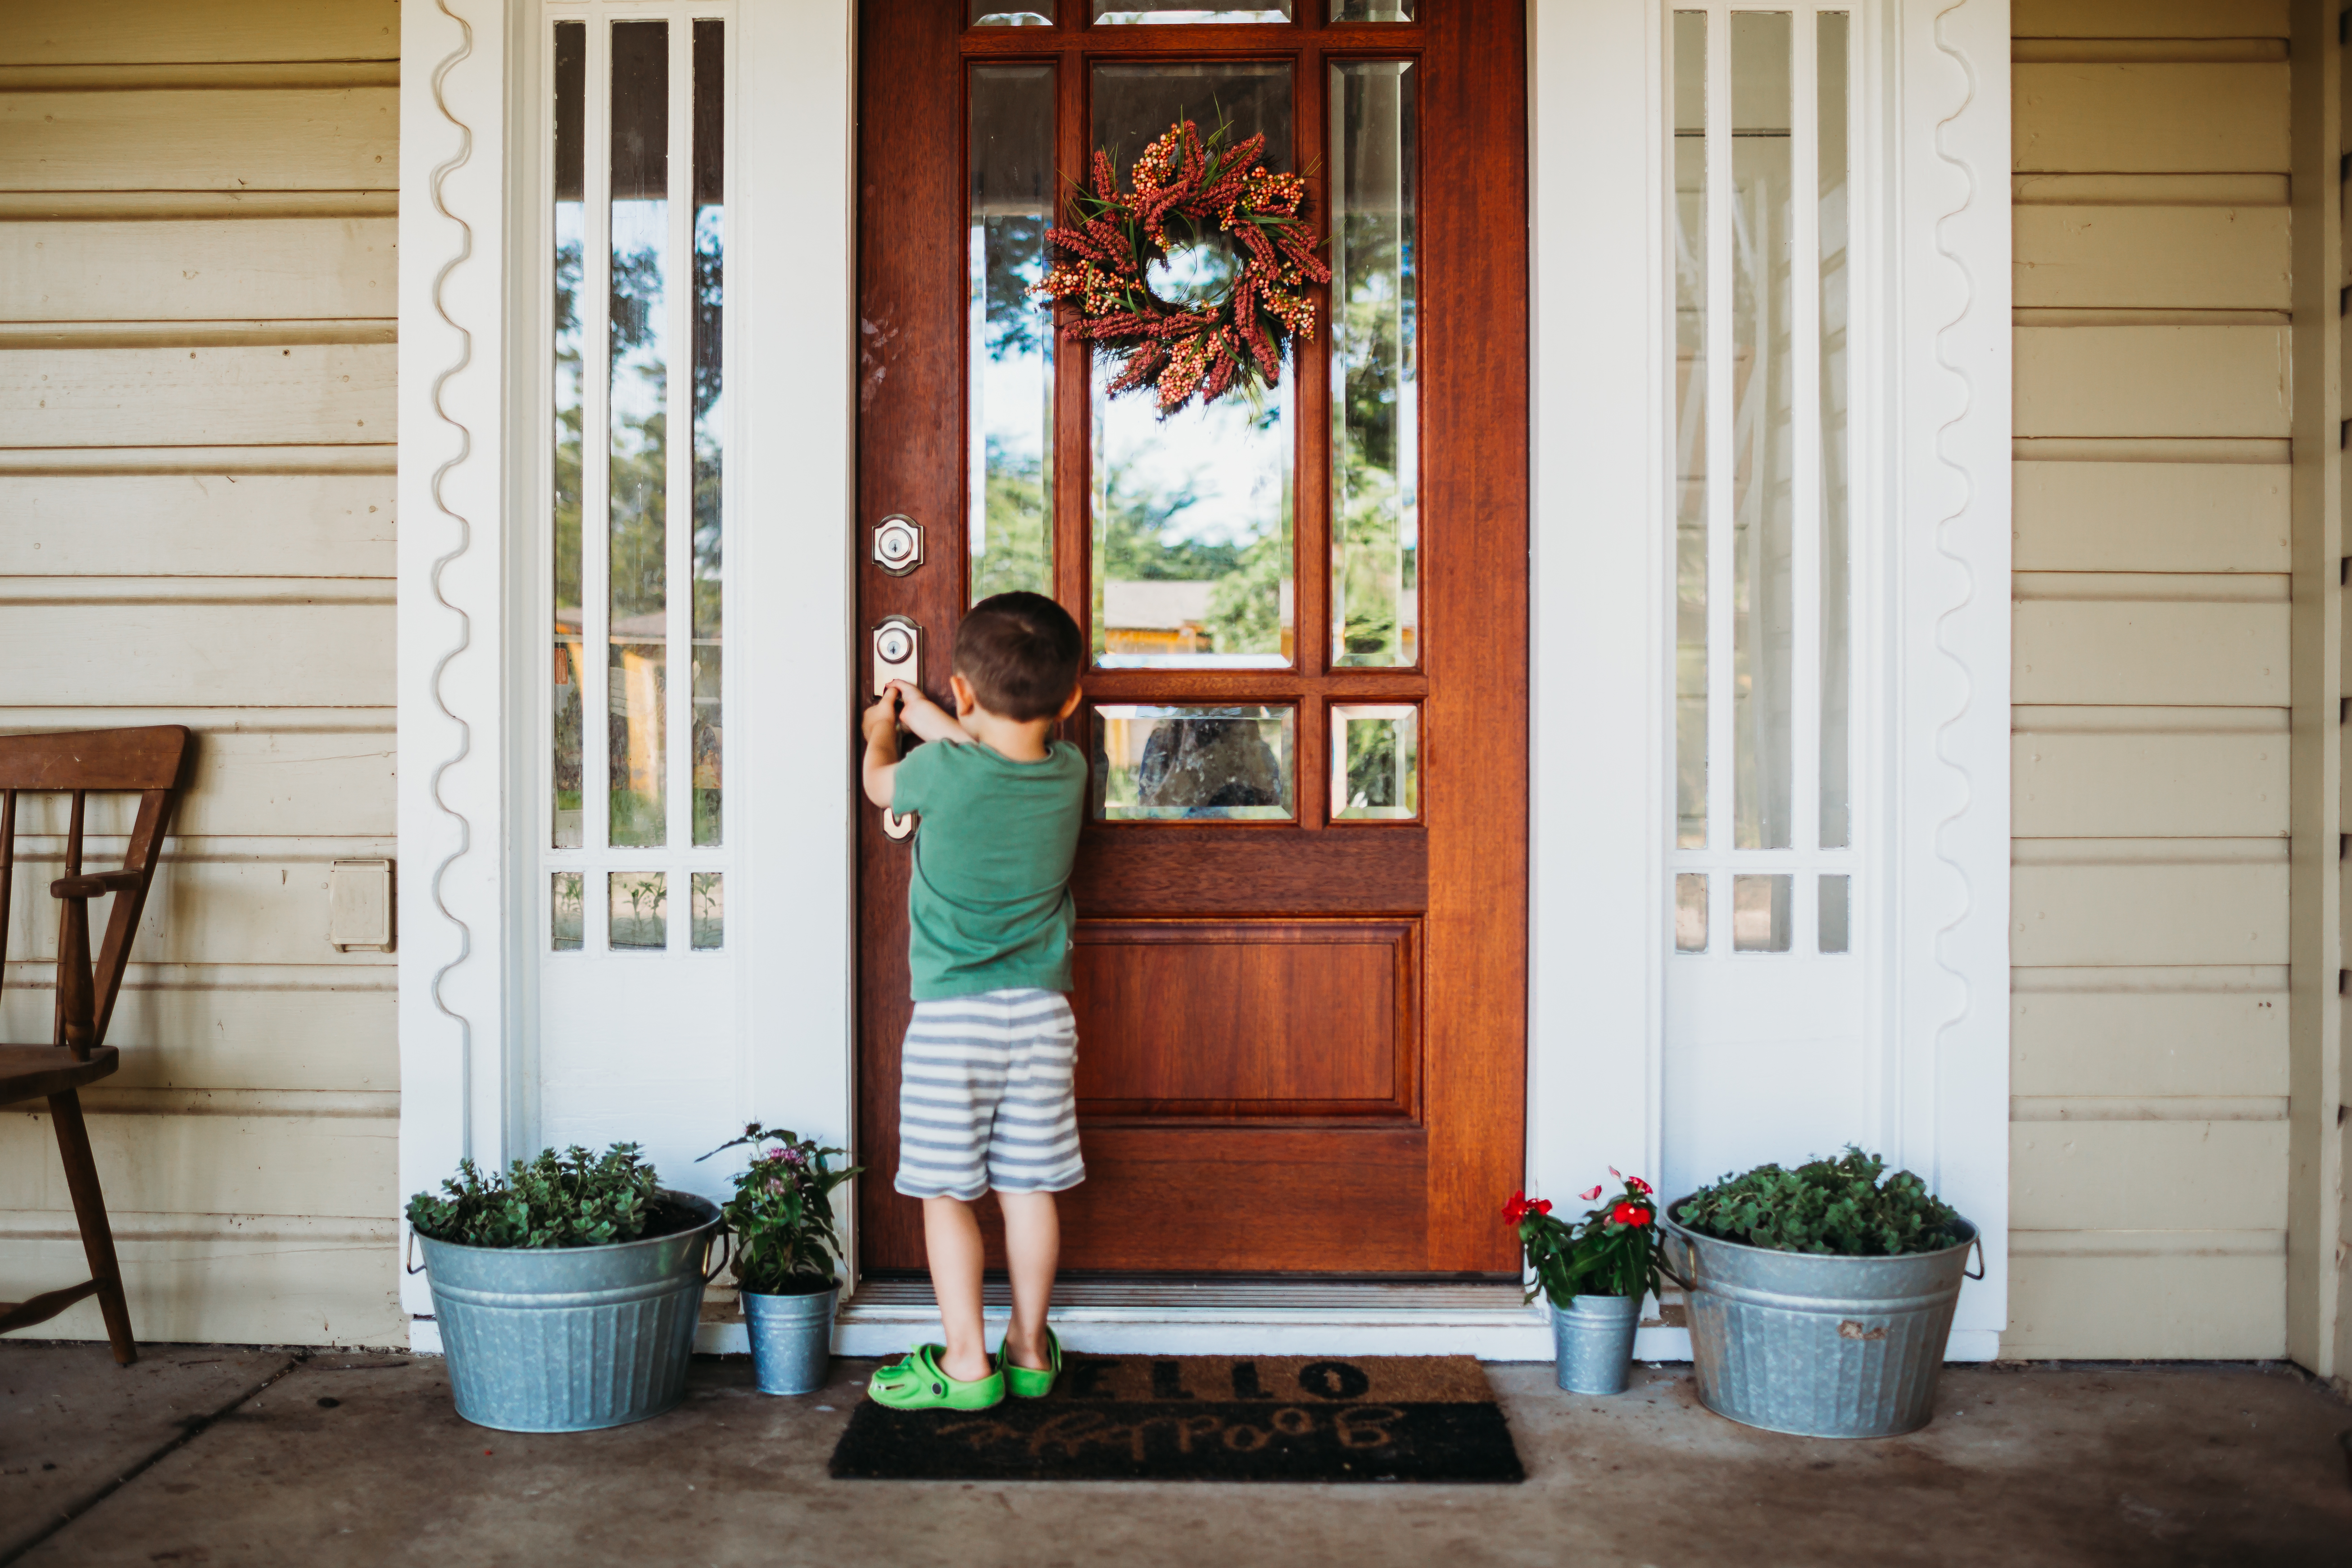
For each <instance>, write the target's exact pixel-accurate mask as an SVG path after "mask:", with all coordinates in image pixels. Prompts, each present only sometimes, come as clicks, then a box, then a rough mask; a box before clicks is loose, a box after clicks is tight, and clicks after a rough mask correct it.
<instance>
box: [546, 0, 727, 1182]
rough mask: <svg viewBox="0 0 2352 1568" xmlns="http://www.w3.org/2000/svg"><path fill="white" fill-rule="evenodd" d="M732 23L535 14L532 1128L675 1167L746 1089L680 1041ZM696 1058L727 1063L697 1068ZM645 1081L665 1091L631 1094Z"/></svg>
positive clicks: (707, 672) (707, 940) (714, 843)
mask: <svg viewBox="0 0 2352 1568" xmlns="http://www.w3.org/2000/svg"><path fill="white" fill-rule="evenodd" d="M728 18H729V13H728V11H727V9H726V8H725V7H724V6H712V5H642V4H639V5H607V4H602V3H598V0H588V3H585V4H583V3H582V0H566V3H562V4H553V5H548V6H547V7H546V8H545V11H544V12H543V14H542V16H541V23H540V25H541V27H542V29H543V33H542V37H541V46H542V47H541V61H542V64H543V68H542V70H541V91H542V93H543V97H542V100H541V102H542V105H543V112H542V113H541V115H540V116H539V117H538V118H537V121H536V125H537V127H538V129H539V132H540V135H541V139H542V153H543V155H544V157H545V159H546V163H545V165H544V167H545V176H546V177H545V181H544V184H543V185H542V186H541V189H542V190H543V191H544V193H545V196H546V199H545V201H544V203H543V204H542V205H541V213H540V215H539V216H540V219H541V225H542V230H541V241H540V244H539V247H538V256H539V257H540V258H542V259H541V265H540V266H539V267H537V268H534V270H535V271H537V273H538V276H539V279H540V284H539V287H538V289H537V290H536V293H537V295H538V297H539V300H540V301H541V309H542V310H543V311H544V312H545V314H544V317H543V331H544V335H543V337H542V338H541V342H544V343H545V344H546V345H547V352H546V353H545V355H544V363H542V364H541V367H540V380H541V385H542V387H543V388H544V395H545V401H544V405H543V411H542V417H541V439H540V440H539V441H538V442H537V443H536V444H535V449H536V454H537V458H538V461H539V464H540V468H541V496H542V498H543V500H542V505H541V507H540V508H539V516H540V520H541V521H540V531H539V537H540V541H541V545H542V553H541V557H540V559H541V561H542V562H543V563H544V566H543V569H542V570H541V573H540V574H539V576H540V584H541V594H542V598H541V608H540V626H541V628H542V630H541V635H542V636H544V637H547V638H548V644H547V646H548V648H549V654H550V657H549V668H550V679H549V681H548V684H547V685H546V687H545V688H544V704H543V707H542V709H541V736H542V740H541V744H540V746H539V748H538V755H539V758H540V760H541V767H542V769H543V773H542V775H541V783H540V788H539V790H538V791H537V798H538V799H539V800H540V801H541V802H543V803H544V816H543V817H542V819H541V824H540V826H539V830H538V832H537V834H536V835H535V837H536V842H537V844H538V846H539V849H538V857H539V862H540V870H539V878H538V886H539V893H538V897H537V900H536V901H537V903H538V905H539V908H540V921H539V929H538V931H537V947H538V951H539V953H540V961H539V969H540V983H539V1006H538V1031H537V1033H538V1037H539V1074H538V1080H539V1103H538V1108H537V1109H538V1115H539V1123H540V1130H539V1136H540V1138H541V1140H542V1141H544V1142H553V1143H556V1144H558V1145H561V1144H563V1143H566V1142H571V1141H573V1140H575V1139H576V1140H578V1141H580V1142H589V1143H597V1142H605V1141H609V1140H610V1139H613V1138H632V1139H639V1138H642V1139H646V1140H647V1141H648V1142H653V1143H655V1144H656V1147H655V1150H654V1152H655V1153H656V1157H657V1158H659V1159H660V1160H661V1162H662V1163H663V1168H664V1170H665V1172H666V1173H669V1172H671V1171H672V1167H675V1166H678V1165H680V1163H681V1161H682V1159H683V1158H690V1156H691V1154H692V1153H697V1152H700V1150H698V1149H695V1150H689V1149H688V1144H690V1143H693V1142H697V1141H698V1140H699V1139H701V1138H704V1137H706V1136H708V1135H709V1133H710V1132H712V1131H719V1130H723V1129H724V1128H725V1127H726V1126H727V1125H728V1123H729V1122H730V1120H732V1118H731V1107H732V1104H733V1102H734V1100H735V1085H734V1083H733V1081H732V1077H733V1072H732V1068H731V1065H730V1063H729V1058H727V1056H726V1054H725V1053H724V1052H713V1051H697V1050H695V1049H693V1048H692V1042H696V1041H702V1042H713V1041H717V1040H719V1039H722V1038H725V1037H729V1036H730V1035H731V1032H732V1025H731V1017H732V1012H731V1009H732V998H733V995H734V992H735V985H734V981H733V973H732V971H733V964H734V960H733V957H732V952H731V949H732V947H733V945H734V944H732V943H730V940H729V931H728V926H727V903H728V899H727V895H728V891H729V884H730V880H740V879H738V878H737V877H736V874H735V873H734V872H733V869H732V864H733V862H732V856H731V852H730V840H731V838H732V837H735V835H734V834H733V833H732V831H731V830H732V829H733V828H734V827H735V826H736V824H735V823H734V822H733V821H731V820H730V811H729V805H730V802H729V796H728V792H727V789H726V769H727V763H728V760H729V755H728V746H727V702H728V691H727V679H726V677H727V670H726V666H725V663H724V660H723V658H722V652H723V648H724V631H725V625H726V619H727V615H728V609H729V605H728V600H729V597H730V595H729V594H728V591H727V577H726V572H725V564H726V558H727V550H728V543H729V541H728V532H729V527H730V517H729V507H728V504H727V500H728V495H729V489H730V487H729V482H728V472H727V469H728V458H729V448H730V426H729V416H728V401H727V398H726V396H725V377H724V372H725V369H726V366H727V364H728V355H727V352H726V343H727V336H728V333H727V312H726V281H727V279H726V266H727V239H728V236H727V200H726V195H727V184H728V179H727V166H728V158H727V144H726V143H727V127H728V123H729V115H728V90H727V85H728V75H729V73H728V58H729V57H728V37H727V35H728V26H729V19H728ZM662 1042H673V1043H675V1044H677V1046H678V1047H680V1048H678V1049H677V1050H675V1051H671V1050H663V1049H661V1048H660V1047H661V1044H662ZM648 1052H658V1054H659V1056H660V1058H662V1065H661V1067H660V1069H659V1071H658V1072H657V1073H647V1072H646V1068H647V1066H648V1065H649V1063H648V1061H647V1053H648ZM698 1062H703V1063H709V1064H710V1065H709V1067H708V1068H698V1067H697V1065H696V1064H697V1063H698ZM705 1070H707V1071H709V1072H711V1073H712V1074H713V1075H714V1078H715V1079H716V1081H714V1082H713V1083H712V1084H709V1085H698V1084H697V1083H696V1082H695V1081H694V1079H695V1076H696V1074H697V1073H698V1071H705ZM633 1076H635V1077H639V1078H651V1079H656V1080H657V1081H658V1082H659V1083H660V1085H661V1094H660V1099H661V1100H662V1101H663V1104H664V1106H667V1107H671V1108H674V1109H673V1110H664V1109H663V1107H661V1106H647V1105H643V1104H640V1103H635V1102H633V1101H632V1100H631V1099H630V1097H628V1096H626V1095H623V1096H621V1097H619V1098H618V1099H616V1098H615V1095H614V1089H615V1088H616V1086H618V1085H621V1084H625V1083H627V1082H629V1081H631V1079H632V1077H633ZM711 1091H715V1092H711ZM706 1124H707V1125H706ZM716 1141H717V1140H716V1139H715V1138H714V1139H712V1140H711V1142H716ZM704 1147H709V1144H708V1143H706V1144H704ZM675 1174H676V1175H677V1176H680V1177H682V1176H684V1175H685V1172H684V1171H683V1170H682V1169H680V1170H677V1171H676V1172H675Z"/></svg>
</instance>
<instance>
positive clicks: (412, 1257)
mask: <svg viewBox="0 0 2352 1568" xmlns="http://www.w3.org/2000/svg"><path fill="white" fill-rule="evenodd" d="M402 1261H404V1263H406V1264H407V1266H408V1271H409V1272H410V1273H411V1274H422V1273H424V1272H425V1265H423V1264H422V1263H419V1262H417V1261H416V1227H415V1226H410V1227H409V1230H408V1251H407V1253H406V1255H405V1256H404V1258H403V1259H402Z"/></svg>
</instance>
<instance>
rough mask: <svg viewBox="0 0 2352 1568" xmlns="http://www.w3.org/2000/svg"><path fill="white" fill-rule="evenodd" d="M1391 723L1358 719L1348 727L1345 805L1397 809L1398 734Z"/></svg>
mask: <svg viewBox="0 0 2352 1568" xmlns="http://www.w3.org/2000/svg"><path fill="white" fill-rule="evenodd" d="M1398 729H1399V725H1398V724H1397V723H1396V721H1394V720H1382V719H1371V720H1365V719H1359V720H1356V721H1352V722H1350V723H1349V726H1348V804H1349V805H1350V806H1355V807H1370V806H1396V805H1403V804H1405V803H1404V802H1402V801H1401V800H1399V799H1397V777H1398V774H1397V731H1398Z"/></svg>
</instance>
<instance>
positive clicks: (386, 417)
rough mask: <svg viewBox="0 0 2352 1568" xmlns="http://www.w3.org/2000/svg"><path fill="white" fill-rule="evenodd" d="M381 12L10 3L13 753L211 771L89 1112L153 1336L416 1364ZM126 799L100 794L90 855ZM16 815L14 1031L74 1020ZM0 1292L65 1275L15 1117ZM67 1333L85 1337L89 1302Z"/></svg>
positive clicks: (3, 175)
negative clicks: (133, 740) (168, 751)
mask: <svg viewBox="0 0 2352 1568" xmlns="http://www.w3.org/2000/svg"><path fill="white" fill-rule="evenodd" d="M398 33H399V9H398V6H397V5H396V4H394V3H393V0H347V3H341V4H337V5H312V4H308V3H306V0H98V3H96V4H93V5H85V6H80V7H56V6H46V7H43V6H9V7H0V517H5V518H6V519H7V526H6V527H5V529H0V669H5V671H6V672H7V673H6V675H5V678H0V730H16V731H22V730H63V729H78V728H105V727H111V726H116V725H126V724H142V723H159V722H177V723H186V724H188V725H190V727H191V728H193V729H194V731H196V758H195V763H194V773H193V775H192V778H191V782H190V785H189V789H188V791H187V794H186V795H185V798H184V804H183V805H182V807H181V810H180V815H179V818H178V821H177V822H176V824H175V831H174V832H173V836H172V837H171V838H170V839H169V840H168V841H167V843H166V846H165V852H164V858H163V867H162V869H161V870H160V872H159V873H158V876H157V879H156V887H155V891H154V894H153V896H152V899H151V900H150V903H149V906H148V910H147V914H146V918H145V920H144V921H142V926H141V931H140V935H139V940H138V942H137V943H136V944H135V945H134V947H133V949H132V954H131V957H132V963H131V970H130V973H129V975H128V977H127V980H126V984H125V989H124V992H123V994H122V997H121V1003H120V1005H119V1007H118V1010H117V1013H116V1016H115V1021H114V1025H113V1028H112V1031H111V1036H110V1038H111V1041H112V1043H114V1044H115V1045H117V1046H119V1047H121V1049H122V1052H123V1064H124V1065H123V1068H122V1070H121V1072H120V1073H119V1074H118V1075H116V1076H115V1077H114V1078H112V1079H110V1080H108V1082H107V1083H106V1084H105V1085H103V1086H101V1087H100V1088H98V1089H93V1090H92V1091H91V1092H90V1093H89V1096H88V1103H87V1110H88V1112H89V1121H90V1126H91V1130H92V1137H93V1139H94V1141H95V1143H96V1146H97V1157H98V1161H99V1167H100V1174H101V1178H102V1180H103V1181H104V1183H105V1185H106V1190H107V1194H108V1198H109V1200H110V1206H111V1208H112V1210H113V1213H114V1215H115V1229H116V1234H117V1237H119V1238H120V1241H121V1253H122V1258H123V1262H124V1265H125V1268H126V1270H127V1273H128V1276H129V1279H128V1281H127V1283H128V1289H129V1291H130V1295H131V1311H132V1314H133V1321H134V1324H135V1326H136V1328H137V1330H138V1331H139V1333H140V1334H141V1336H142V1338H146V1339H151V1340H155V1339H190V1340H230V1341H238V1340H243V1341H270V1342H334V1343H362V1344H384V1343H398V1342H404V1341H405V1338H406V1333H407V1330H406V1321H405V1319H404V1316H403V1314H402V1313H401V1312H400V1310H399V1309H398V1304H397V1300H396V1280H397V1264H396V1261H395V1258H394V1246H395V1242H394V1237H395V1231H394V1226H393V1224H392V1216H393V1215H394V1213H395V1212H396V1211H397V1209H398V1206H399V1194H397V1193H396V1192H395V1191H394V1186H395V1184H396V1181H395V1172H396V1169H397V1164H396V1160H395V1156H394V1150H395V1146H396V1142H397V1135H398V1129H399V1065H398V1061H399V1058H398V1047H397V1030H396V1017H397V991H396V989H395V976H396V973H397V964H398V960H397V958H396V957H395V956H394V955H393V954H391V953H383V952H349V953H345V952H338V951H337V950H336V949H335V948H334V947H333V946H332V945H331V943H330V942H329V941H328V931H327V899H326V888H327V877H328V871H329V868H331V866H332V864H333V863H334V862H335V861H336V860H339V859H374V858H394V857H395V856H396V853H397V845H396V843H395V841H394V789H393V785H394V777H393V754H394V746H393V739H394V734H393V731H394V722H393V721H394V714H393V708H392V703H393V664H392V656H393V627H394V621H393V607H392V606H393V582H392V576H393V570H394V545H395V538H396V534H395V519H394V506H393V454H394V444H393V443H394V434H395V432H394V359H395V355H396V353H397V349H396V347H395V345H394V339H395V332H394V317H395V316H396V315H397V311H398V307H397V304H396V302H395V293H396V254H395V250H394V193H395V191H396V189H397V184H398V175H399V168H398V139H397V138H398V110H397V98H398V91H397V82H398V62H397V55H398ZM129 806H130V803H129V802H128V801H127V800H124V799H121V798H101V799H99V800H97V801H94V802H93V803H92V807H91V811H90V815H89V833H90V835H91V836H92V837H91V841H90V845H89V860H90V861H91V862H93V863H95V862H99V861H101V860H102V859H103V858H105V857H106V856H108V855H120V854H121V848H122V839H121V834H122V833H123V832H124V831H125V830H126V829H127V827H128V811H129ZM64 826H65V824H64V820H63V816H62V813H61V806H60V805H59V804H58V803H57V802H54V801H46V800H32V801H27V802H26V804H25V808H24V827H25V830H26V833H27V835H29V836H30V837H27V839H26V841H25V844H24V852H25V855H26V863H25V869H26V875H24V876H21V877H19V878H18V879H17V880H16V889H15V896H14V904H15V907H14V909H13V910H11V915H12V919H11V931H10V941H9V952H8V958H9V960H10V962H9V963H8V964H7V966H6V981H7V986H6V989H5V991H0V1029H5V1033H6V1037H9V1038H17V1039H24V1038H31V1039H38V1038H41V1037H45V1036H46V1034H47V1028H48V1022H47V1020H48V1017H49V1014H50V1011H51V1008H52V1007H53V1005H54V991H53V971H52V970H51V969H50V968H49V967H48V965H47V962H46V961H47V957H48V955H49V954H50V953H51V952H53V950H54V946H55V942H56V916H55V906H54V903H53V901H52V900H49V898H48V897H47V879H48V877H49V876H50V875H52V874H54V872H55V871H56V870H57V869H58V868H61V864H62V863H61V859H60V856H61V852H62V839H61V837H59V835H60V834H61V833H62V830H63V827H64ZM0 1194H5V1199H0V1201H5V1203H6V1204H7V1205H8V1208H7V1209H6V1210H5V1211H0V1279H8V1280H10V1281H12V1282H17V1281H21V1282H25V1283H26V1284H27V1285H28V1286H30V1285H33V1284H34V1283H35V1282H38V1283H39V1284H41V1285H47V1284H50V1283H60V1284H61V1283H64V1282H66V1281H68V1280H69V1279H75V1278H78V1277H79V1272H80V1268H79V1244H78V1243H76V1242H75V1241H73V1239H72V1236H73V1230H72V1222H71V1215H70V1213H69V1212H68V1205H67V1201H66V1196H65V1193H64V1189H63V1185H62V1176H61V1173H59V1171H58V1164H57V1157H56V1152H55V1148H54V1144H53V1142H52V1140H51V1134H50V1131H49V1129H48V1127H47V1121H46V1118H45V1117H44V1116H43V1115H41V1114H38V1113H31V1112H11V1113H10V1114H9V1115H7V1116H6V1117H5V1118H0ZM44 1331H45V1332H60V1333H66V1334H84V1335H97V1334H99V1333H100V1332H101V1328H100V1324H99V1322H98V1320H97V1318H96V1315H95V1314H94V1313H93V1312H91V1311H89V1310H88V1309H87V1307H86V1306H85V1307H78V1308H76V1309H75V1310H74V1311H72V1312H70V1313H68V1315H67V1316H66V1317H64V1318H61V1319H59V1320H58V1321H57V1322H56V1323H55V1324H54V1325H51V1326H48V1327H46V1328H45V1330H44Z"/></svg>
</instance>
